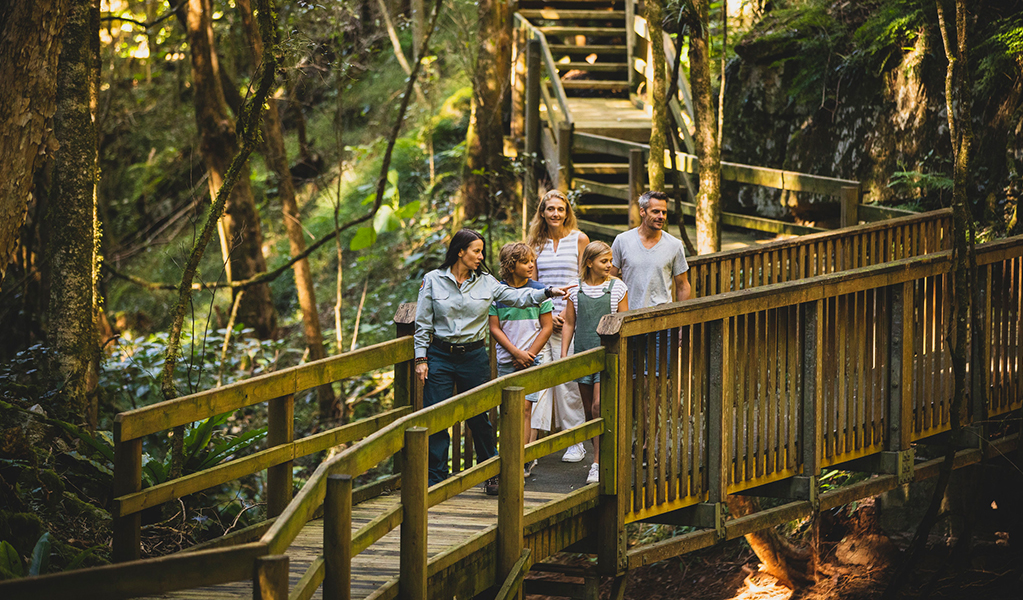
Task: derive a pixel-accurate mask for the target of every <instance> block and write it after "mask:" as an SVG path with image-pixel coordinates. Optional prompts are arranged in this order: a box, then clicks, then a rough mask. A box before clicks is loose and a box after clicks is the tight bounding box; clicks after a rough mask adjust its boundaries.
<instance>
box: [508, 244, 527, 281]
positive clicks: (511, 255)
mask: <svg viewBox="0 0 1023 600" xmlns="http://www.w3.org/2000/svg"><path fill="white" fill-rule="evenodd" d="M500 256H501V279H503V280H504V281H511V276H512V273H514V272H515V265H516V264H517V263H518V262H519V261H523V260H529V259H533V260H536V252H534V251H533V249H532V248H530V247H529V246H527V245H526V244H523V243H522V242H511V243H510V244H505V245H504V246H501V255H500Z"/></svg>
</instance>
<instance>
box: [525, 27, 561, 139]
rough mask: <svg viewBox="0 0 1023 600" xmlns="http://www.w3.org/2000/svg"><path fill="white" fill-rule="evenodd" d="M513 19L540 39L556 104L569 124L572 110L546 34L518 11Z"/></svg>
mask: <svg viewBox="0 0 1023 600" xmlns="http://www.w3.org/2000/svg"><path fill="white" fill-rule="evenodd" d="M515 20H516V21H517V22H519V23H520V24H521V25H523V26H524V29H526V30H527V31H528V32H529V34H530V36H532V37H535V38H536V39H537V40H539V41H540V48H541V49H542V50H543V58H544V60H543V62H544V65H545V67H546V69H547V71H548V75H549V76H550V78H551V84H552V85H553V86H554V95H555V97H556V98H557V99H558V106H559V107H560V108H561V112H563V113H564V115H565V122H566V123H568V124H569V125H571V124H572V123H574V121H573V120H572V111H571V110H570V109H569V108H568V95H567V94H566V93H565V86H563V85H562V84H561V77H560V76H559V75H558V70H557V67H555V66H554V65H556V64H557V63H555V62H554V55H553V54H552V53H551V47H550V44H549V43H548V42H547V36H546V35H544V32H542V31H540V29H539V28H537V26H536V25H533V24H532V23H530V22H529V19H527V18H526V17H524V16H522V15H521V14H520V13H519V12H518V11H515ZM552 133H556V132H552Z"/></svg>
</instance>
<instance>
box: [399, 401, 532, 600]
mask: <svg viewBox="0 0 1023 600" xmlns="http://www.w3.org/2000/svg"><path fill="white" fill-rule="evenodd" d="M520 422H521V419H520ZM427 431H429V430H428V429H427V428H426V427H409V428H408V429H406V430H405V447H404V448H403V449H402V454H403V455H404V462H405V471H404V472H403V473H402V481H401V510H402V517H401V547H400V550H399V557H398V565H399V572H400V573H401V575H400V577H399V579H398V599H399V600H426V535H427V534H426V517H427V510H428V508H429V504H428V502H427V496H426V491H427V488H428V484H427V472H426V470H427V458H428V456H429V448H428V447H427Z"/></svg>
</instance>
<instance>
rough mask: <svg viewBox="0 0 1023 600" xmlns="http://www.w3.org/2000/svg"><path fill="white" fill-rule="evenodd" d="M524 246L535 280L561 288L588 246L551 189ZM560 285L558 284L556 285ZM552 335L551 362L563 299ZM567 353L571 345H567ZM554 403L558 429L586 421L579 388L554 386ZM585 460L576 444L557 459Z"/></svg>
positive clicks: (557, 301)
mask: <svg viewBox="0 0 1023 600" xmlns="http://www.w3.org/2000/svg"><path fill="white" fill-rule="evenodd" d="M526 243H527V244H529V246H530V247H532V248H533V249H535V250H536V271H537V281H539V282H540V283H542V284H543V285H545V286H554V287H562V286H566V285H569V284H572V283H575V282H576V281H577V280H578V278H579V267H580V264H579V257H580V256H582V253H583V249H584V248H586V245H587V244H589V243H590V238H589V237H587V236H586V234H585V233H583V232H581V231H579V230H578V229H576V220H575V213H574V212H572V205H571V204H569V202H568V198H566V197H565V195H564V194H562V193H561V192H560V191H558V190H551V191H549V192H547V193H545V194H544V195H543V196H542V197H541V198H540V204H539V205H538V206H537V207H536V214H534V215H533V220H532V221H531V222H530V224H529V235H528V236H527V238H526ZM556 282H560V283H556ZM552 300H553V301H554V318H553V320H554V332H553V333H552V334H551V338H550V340H549V341H548V342H547V348H546V351H548V352H550V353H551V359H552V360H557V359H559V358H561V356H562V354H561V346H562V340H561V328H562V326H563V325H564V323H565V307H566V302H565V298H563V297H558V298H553V299H552ZM569 351H570V353H571V345H570V346H569ZM551 393H552V398H553V400H554V413H555V415H556V422H555V425H557V426H558V427H560V428H561V429H569V428H572V427H577V426H579V425H582V424H583V423H585V422H586V412H585V410H584V408H583V402H582V398H581V397H580V395H579V386H578V385H577V384H576V383H575V382H570V383H564V384H561V385H558V386H555V387H554V388H552V390H551ZM584 458H586V448H585V447H584V446H583V445H582V444H576V445H574V446H571V447H569V448H568V450H566V451H565V455H564V456H562V458H561V460H563V461H565V462H580V461H582V460H583V459H584Z"/></svg>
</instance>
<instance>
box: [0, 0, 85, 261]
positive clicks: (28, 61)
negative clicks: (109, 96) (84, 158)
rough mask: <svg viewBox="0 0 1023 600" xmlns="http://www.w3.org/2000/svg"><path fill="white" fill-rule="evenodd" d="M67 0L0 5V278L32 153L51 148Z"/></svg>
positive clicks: (23, 201)
mask: <svg viewBox="0 0 1023 600" xmlns="http://www.w3.org/2000/svg"><path fill="white" fill-rule="evenodd" d="M67 9H68V0H18V1H16V2H3V3H0V81H3V82H4V84H3V86H2V87H0V279H3V277H4V274H5V273H6V272H7V264H8V262H10V260H11V257H12V255H13V254H14V250H15V248H16V247H17V246H18V235H19V230H20V229H21V226H22V224H23V223H24V222H25V216H26V214H27V213H26V211H27V209H28V200H29V190H31V189H32V178H33V174H34V171H35V168H36V165H37V163H36V157H37V156H38V155H39V154H40V153H45V152H46V151H47V150H53V146H54V144H55V143H54V141H53V139H52V137H51V134H50V131H49V129H48V126H49V120H50V118H51V117H52V116H53V112H54V110H55V109H56V106H55V94H56V90H57V77H56V70H57V59H58V57H59V56H60V47H61V37H60V35H61V30H62V29H63V28H64V23H65V21H66V19H67Z"/></svg>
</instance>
